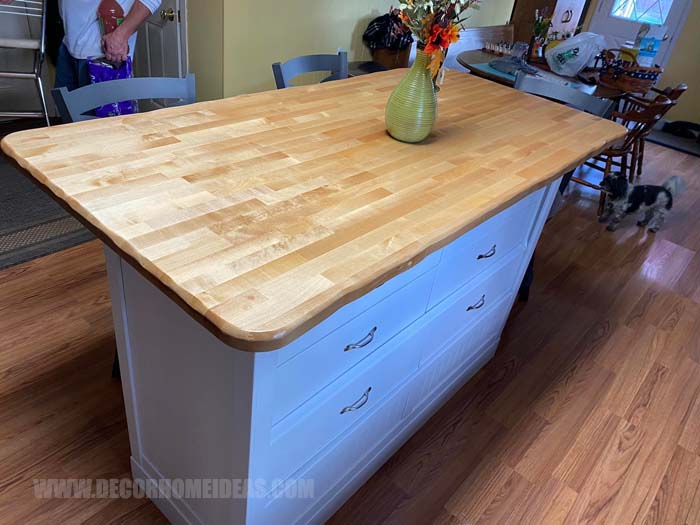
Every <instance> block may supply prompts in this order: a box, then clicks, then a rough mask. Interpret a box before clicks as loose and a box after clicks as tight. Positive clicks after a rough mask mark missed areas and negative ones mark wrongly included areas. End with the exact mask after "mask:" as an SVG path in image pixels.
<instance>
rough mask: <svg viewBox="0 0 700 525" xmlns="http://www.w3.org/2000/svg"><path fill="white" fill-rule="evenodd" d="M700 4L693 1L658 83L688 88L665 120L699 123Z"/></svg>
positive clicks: (697, 0) (699, 1)
mask: <svg viewBox="0 0 700 525" xmlns="http://www.w3.org/2000/svg"><path fill="white" fill-rule="evenodd" d="M699 35H700V0H694V1H693V6H692V7H691V8H690V13H689V14H688V19H687V20H686V23H685V26H684V27H683V31H682V32H681V35H680V37H679V38H678V40H677V41H676V47H674V48H673V54H672V55H671V59H670V60H669V61H668V65H667V66H666V70H665V71H664V76H663V78H662V79H661V83H662V85H664V86H675V85H677V84H679V83H681V82H685V83H686V84H688V91H687V93H686V94H685V95H683V96H682V97H681V99H680V100H679V103H678V106H677V107H675V108H674V109H672V110H671V111H670V112H669V114H668V116H667V117H666V118H667V119H668V120H689V121H691V122H698V123H700V59H699V58H698V54H699V53H700V36H699Z"/></svg>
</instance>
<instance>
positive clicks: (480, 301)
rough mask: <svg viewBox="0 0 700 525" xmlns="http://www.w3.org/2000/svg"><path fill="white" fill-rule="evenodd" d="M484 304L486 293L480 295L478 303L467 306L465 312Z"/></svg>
mask: <svg viewBox="0 0 700 525" xmlns="http://www.w3.org/2000/svg"><path fill="white" fill-rule="evenodd" d="M485 304H486V295H482V296H481V299H479V302H478V303H476V304H473V305H471V306H470V307H469V308H467V312H471V311H472V310H478V309H479V308H483V306H484V305H485Z"/></svg>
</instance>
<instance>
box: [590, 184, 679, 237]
mask: <svg viewBox="0 0 700 525" xmlns="http://www.w3.org/2000/svg"><path fill="white" fill-rule="evenodd" d="M600 187H601V188H602V189H603V191H604V192H606V193H607V194H608V202H607V204H606V208H605V211H604V212H603V214H602V215H601V216H600V218H599V221H600V222H608V223H609V224H608V231H611V232H614V231H615V230H617V228H618V226H619V225H620V222H621V221H622V219H624V218H625V217H626V216H627V215H628V214H630V213H634V212H636V211H640V216H639V220H638V222H637V226H642V227H644V226H649V231H650V232H653V233H656V232H657V231H659V229H660V228H661V226H662V225H663V223H664V220H665V218H666V215H667V214H668V212H669V211H671V208H673V199H674V198H675V197H677V196H678V195H679V194H680V193H681V192H682V191H683V190H684V189H685V183H684V182H683V179H681V178H680V177H678V176H673V177H671V178H669V179H668V180H667V181H666V182H664V183H663V185H661V186H652V185H650V184H643V185H639V186H634V185H632V184H630V183H629V182H628V181H627V177H624V176H622V175H620V174H613V175H608V176H607V177H605V178H604V179H603V182H601V183H600Z"/></svg>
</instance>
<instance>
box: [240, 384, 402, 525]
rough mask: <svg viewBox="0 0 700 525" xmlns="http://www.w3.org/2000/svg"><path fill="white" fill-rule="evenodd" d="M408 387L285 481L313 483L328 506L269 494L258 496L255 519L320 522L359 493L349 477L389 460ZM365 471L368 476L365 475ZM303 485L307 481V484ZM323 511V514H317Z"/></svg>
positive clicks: (284, 524)
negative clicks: (389, 443) (390, 440)
mask: <svg viewBox="0 0 700 525" xmlns="http://www.w3.org/2000/svg"><path fill="white" fill-rule="evenodd" d="M408 393H409V392H408V389H407V388H406V387H404V388H401V389H400V390H398V391H395V392H394V393H393V394H391V395H390V398H389V399H387V400H386V401H385V402H384V403H383V404H382V406H380V407H378V408H377V410H375V411H374V412H372V413H370V414H367V417H366V418H365V419H363V420H362V421H360V422H359V423H358V425H357V426H353V427H352V428H351V429H348V431H347V432H345V433H344V434H343V438H342V439H339V440H337V442H335V443H334V444H333V448H332V449H330V447H329V450H326V451H325V453H323V454H319V455H318V456H316V457H315V458H314V459H313V461H311V462H309V464H308V465H306V466H305V467H304V469H303V470H301V471H299V472H296V473H295V474H294V476H292V478H290V479H287V480H285V483H294V482H295V481H297V480H298V481H299V482H300V483H302V484H304V483H307V480H312V481H313V494H314V498H315V500H316V501H327V502H328V503H327V504H326V506H325V507H324V508H319V507H318V506H316V507H311V509H310V505H309V500H308V499H305V498H295V497H286V495H285V494H284V493H282V494H277V495H275V494H270V495H268V497H267V498H254V499H253V500H252V505H253V506H254V507H253V509H252V512H251V516H252V520H251V523H263V524H265V525H309V524H312V525H316V524H321V523H325V522H326V519H328V518H329V517H330V515H331V514H333V512H334V511H335V510H336V509H337V508H338V507H339V506H340V504H341V503H342V502H343V501H345V500H347V498H349V497H350V496H351V495H352V493H353V492H354V491H355V487H353V485H352V484H351V485H350V486H348V485H347V481H348V476H350V477H353V478H354V477H356V476H358V475H359V476H360V477H362V478H363V479H366V478H367V477H369V475H370V474H371V473H373V472H374V471H375V470H376V469H377V468H379V467H380V466H381V464H382V463H384V462H385V461H386V460H387V459H388V457H389V456H390V455H391V453H392V452H393V451H394V450H395V448H396V447H398V444H396V445H393V446H391V447H389V448H388V449H386V448H385V440H387V439H388V438H387V436H394V435H396V434H397V433H398V432H400V430H401V426H400V425H401V413H402V412H403V410H404V406H405V405H406V398H407V396H408ZM363 472H364V474H363ZM302 486H303V485H302ZM319 511H320V512H321V514H322V517H319V516H315V515H314V514H315V513H316V512H319Z"/></svg>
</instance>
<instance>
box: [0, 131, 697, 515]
mask: <svg viewBox="0 0 700 525" xmlns="http://www.w3.org/2000/svg"><path fill="white" fill-rule="evenodd" d="M674 174H678V175H682V176H683V177H684V178H685V180H686V181H687V183H688V185H689V189H688V191H687V193H686V194H684V195H683V196H682V197H681V198H679V199H678V200H677V207H676V208H675V209H674V210H673V212H672V214H671V215H670V217H669V220H668V223H667V226H666V227H665V228H664V229H663V230H662V231H661V232H660V233H659V234H657V235H653V234H647V233H646V232H644V231H643V230H641V229H639V228H637V227H636V226H635V225H634V221H633V220H632V219H629V221H628V222H627V223H625V225H624V227H622V228H621V229H620V230H618V231H617V232H616V233H609V232H607V231H605V230H604V229H603V228H602V227H601V226H600V225H598V224H597V223H596V222H595V218H594V215H595V205H596V200H595V196H594V195H593V194H592V193H583V194H581V193H579V192H580V191H582V190H581V189H580V188H575V189H574V191H573V192H572V194H570V195H569V196H568V199H567V206H566V207H565V208H564V209H563V210H562V212H560V213H559V215H557V216H556V217H555V218H554V220H552V221H551V222H550V223H549V224H548V225H547V226H546V228H545V232H544V236H543V239H542V241H541V243H540V246H539V247H538V250H537V260H536V271H537V276H536V283H535V285H534V287H533V291H532V294H531V298H530V302H529V303H528V304H527V305H522V304H519V305H517V306H516V308H515V310H514V312H513V314H512V316H511V319H510V321H509V324H508V327H507V329H506V333H505V335H504V338H503V341H502V344H501V347H500V349H499V352H498V354H497V356H496V357H495V358H494V360H493V361H492V362H491V363H490V364H489V365H488V366H487V367H486V368H485V369H484V370H483V371H482V372H480V373H479V374H478V375H477V376H476V377H475V378H474V379H473V380H472V381H470V382H469V383H468V384H467V385H466V386H465V387H464V388H463V389H462V390H461V391H460V392H459V393H458V394H457V395H455V396H454V397H453V398H452V399H451V400H450V401H449V402H448V403H447V405H446V406H445V407H444V408H443V409H442V410H441V411H440V412H439V413H438V414H436V415H435V416H434V417H433V418H432V419H431V420H430V421H429V422H428V423H427V424H426V425H425V426H424V427H423V428H422V429H421V430H420V431H419V432H418V433H417V434H416V435H415V436H414V437H413V438H412V439H410V440H409V441H408V442H407V443H406V445H405V446H404V447H403V448H402V449H401V450H399V451H398V453H397V454H396V455H395V456H394V457H393V458H392V459H391V460H390V461H389V462H388V463H387V464H386V465H385V466H384V467H383V468H382V469H381V470H380V471H379V472H377V474H376V475H375V476H374V477H373V478H372V479H371V480H369V481H368V483H367V484H366V485H365V486H364V487H362V488H361V489H360V491H359V492H358V493H357V494H355V495H354V496H353V497H352V498H351V499H350V500H349V501H348V502H347V503H346V505H345V506H344V507H343V508H342V509H340V510H339V512H338V513H337V514H336V515H335V516H334V517H333V519H332V520H331V522H330V523H331V524H332V525H346V524H347V525H350V524H353V525H356V524H380V523H384V524H397V525H410V524H421V525H423V524H426V525H429V524H434V525H448V524H449V525H456V524H470V525H471V524H477V523H494V524H503V523H509V524H510V523H524V524H528V525H530V524H541V523H546V524H549V523H553V524H554V523H592V524H603V523H610V524H615V525H620V524H627V523H644V524H651V523H663V524H672V525H676V524H689V525H690V524H698V523H700V490H699V486H700V158H694V157H689V156H686V155H683V154H680V153H676V152H673V151H671V150H667V149H664V148H660V147H658V146H653V145H649V146H648V153H647V165H646V175H645V180H646V181H648V182H651V181H659V180H663V179H664V178H666V177H668V176H670V175H674ZM113 352H114V337H113V333H112V322H111V314H110V310H109V299H108V294H107V284H106V279H105V274H104V267H103V259H102V255H101V248H100V246H99V244H97V243H91V244H87V245H84V246H82V247H79V248H75V249H72V250H68V251H66V252H63V253H60V254H55V255H52V256H49V257H46V258H44V259H40V260H37V261H34V262H31V263H28V264H25V265H22V266H17V267H14V268H11V269H9V270H5V271H3V272H0V422H1V423H0V523H2V524H5V523H95V524H103V523H149V524H150V523H164V522H165V520H164V518H162V516H161V515H160V514H159V512H158V511H157V510H156V508H155V507H154V506H153V505H152V504H151V503H149V502H147V501H144V500H137V499H132V500H98V499H95V500H39V499H35V498H34V497H33V490H32V480H33V479H35V478H87V477H89V478H111V477H126V476H128V475H129V464H128V455H129V445H128V437H127V432H126V422H125V417H124V411H123V407H122V399H121V391H120V387H119V384H118V383H117V382H116V381H114V380H112V379H111V378H110V368H111V363H112V356H113Z"/></svg>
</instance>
